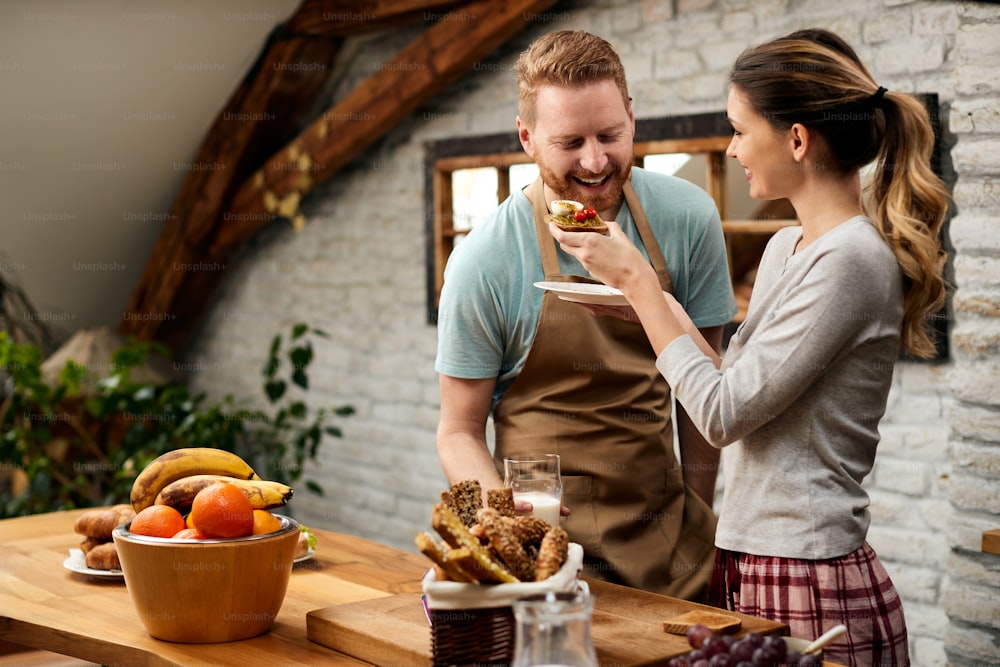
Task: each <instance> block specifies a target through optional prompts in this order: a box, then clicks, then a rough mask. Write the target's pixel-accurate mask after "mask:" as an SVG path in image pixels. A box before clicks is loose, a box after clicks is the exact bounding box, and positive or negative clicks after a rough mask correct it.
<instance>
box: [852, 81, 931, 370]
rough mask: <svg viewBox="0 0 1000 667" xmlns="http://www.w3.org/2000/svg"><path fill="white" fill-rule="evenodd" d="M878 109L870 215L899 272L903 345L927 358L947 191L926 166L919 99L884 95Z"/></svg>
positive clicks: (925, 127)
mask: <svg viewBox="0 0 1000 667" xmlns="http://www.w3.org/2000/svg"><path fill="white" fill-rule="evenodd" d="M878 108H880V109H881V110H882V112H883V113H884V114H885V125H884V128H885V129H884V132H885V134H884V137H883V140H882V145H881V148H880V149H879V152H878V156H877V158H876V162H875V171H874V175H873V177H872V182H871V185H870V188H869V194H870V199H869V201H870V202H871V203H872V207H873V209H874V210H873V211H871V214H872V218H873V220H874V222H875V226H876V227H877V228H878V230H879V231H880V232H881V234H882V236H883V237H884V238H885V240H886V242H888V244H889V246H890V247H891V248H892V251H893V253H894V254H895V256H896V261H897V262H898V264H899V267H900V270H901V271H902V272H903V281H904V282H903V293H904V300H903V325H902V331H901V338H902V345H903V349H904V350H905V351H906V352H908V353H910V354H913V355H915V356H918V357H923V358H929V357H933V356H934V355H935V353H936V347H935V344H934V341H933V339H932V337H931V331H932V328H931V326H930V318H931V317H932V316H933V315H934V314H935V313H936V312H937V311H938V310H939V309H940V308H941V306H942V305H943V304H944V300H945V283H944V275H943V268H944V262H945V254H944V252H943V250H942V249H941V241H940V238H941V225H942V224H943V222H944V218H945V213H946V212H947V208H948V194H947V192H946V191H945V188H944V185H943V184H942V183H941V180H940V179H939V178H938V177H937V175H936V174H934V172H933V171H932V170H931V166H930V158H931V152H932V151H933V148H934V134H933V131H932V129H931V125H930V122H929V121H928V118H927V111H926V110H925V109H924V107H923V106H922V105H921V104H920V102H918V101H917V100H916V99H915V98H913V97H910V96H909V95H903V94H896V93H887V94H884V95H882V99H880V100H878Z"/></svg>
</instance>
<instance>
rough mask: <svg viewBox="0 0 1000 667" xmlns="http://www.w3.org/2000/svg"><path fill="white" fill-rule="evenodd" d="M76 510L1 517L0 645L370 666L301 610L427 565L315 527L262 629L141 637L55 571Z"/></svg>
mask: <svg viewBox="0 0 1000 667" xmlns="http://www.w3.org/2000/svg"><path fill="white" fill-rule="evenodd" d="M82 511H83V510H75V511H69V512H56V513H51V514H40V515H34V516H28V517H20V518H16V519H7V520H3V521H0V642H2V641H8V642H12V643H15V644H18V645H23V646H27V647H30V648H35V649H44V650H48V651H54V652H56V653H62V654H65V655H69V656H73V657H76V658H81V659H84V660H90V661H93V662H98V663H102V664H128V665H190V664H195V663H197V664H245V665H258V664H282V665H316V664H324V665H364V664H371V663H369V662H365V661H362V660H359V659H357V658H354V657H351V656H350V655H347V654H345V653H341V652H338V651H335V650H332V649H330V648H327V647H326V646H323V645H321V644H318V643H314V642H312V641H310V640H309V638H308V636H307V627H306V625H307V624H306V616H307V614H308V613H309V612H313V611H317V610H322V609H327V608H330V607H331V606H333V605H342V604H347V603H355V602H361V601H364V600H375V599H376V598H388V597H389V596H397V599H399V598H398V596H399V595H400V594H405V595H413V596H414V598H413V599H414V601H415V603H418V602H419V594H420V592H421V585H420V579H421V576H422V575H423V573H424V572H425V571H426V570H427V568H428V564H429V562H428V561H427V560H426V559H425V558H424V557H423V556H421V555H418V554H413V553H407V552H404V551H400V550H398V549H394V548H391V547H387V546H385V545H381V544H378V543H376V542H372V541H370V540H364V539H361V538H358V537H353V536H350V535H344V534H340V533H333V532H329V531H324V530H317V531H315V532H316V534H317V538H318V542H317V546H316V554H315V556H314V557H313V558H312V559H311V560H309V561H306V562H304V563H301V564H299V565H298V566H297V567H296V568H295V570H293V572H292V576H291V579H290V581H289V584H288V593H287V594H286V596H285V601H284V604H283V605H282V607H281V611H280V612H279V613H278V617H277V619H276V620H275V622H274V625H273V626H272V628H271V630H270V631H269V632H267V633H265V634H263V635H260V636H258V637H254V638H251V639H246V640H243V641H239V642H229V643H225V644H175V643H170V642H164V641H160V640H157V639H154V638H152V637H150V636H149V635H148V634H147V633H146V630H145V628H144V627H143V625H142V623H141V622H140V620H139V617H138V616H137V615H136V613H135V611H134V609H133V607H132V603H131V600H130V599H129V596H128V591H127V590H126V588H125V584H124V582H123V580H110V581H109V580H105V579H97V578H93V577H89V576H86V575H80V574H77V573H74V572H71V571H69V570H66V569H65V568H64V567H63V561H64V560H65V559H66V557H67V556H68V554H69V549H71V548H75V547H77V546H78V545H79V542H80V537H79V536H78V535H76V534H75V533H74V532H73V524H74V522H75V520H76V517H77V516H79V514H80V513H81V512H82ZM589 583H590V586H591V591H592V592H593V594H594V596H595V614H596V613H597V612H600V613H601V614H602V615H603V617H604V618H607V617H610V616H613V615H615V614H621V613H626V612H625V611H623V610H639V611H636V612H635V613H642V614H646V615H647V616H649V617H650V618H651V619H665V618H667V617H669V616H670V615H673V614H679V613H682V612H684V611H687V610H689V609H691V608H694V607H697V606H698V605H693V604H692V603H689V602H684V601H682V600H675V599H673V598H667V597H664V596H660V595H653V594H650V593H644V592H641V591H635V590H633V589H630V588H625V587H622V586H615V585H612V584H606V583H603V582H598V581H591V582H589ZM628 613H632V612H631V611H630V612H628ZM743 619H744V628H746V629H749V630H755V631H758V632H766V633H784V632H786V630H787V628H786V626H784V625H782V624H779V623H774V622H771V621H766V620H763V619H758V618H753V617H749V616H745V617H743ZM416 627H418V626H414V629H411V631H412V632H426V636H427V644H426V646H427V647H428V654H429V647H430V630H429V628H426V627H424V628H423V629H421V630H416V629H415V628H416ZM647 634H649V635H650V636H649V642H650V643H652V642H656V644H657V645H661V644H662V643H663V642H665V641H667V639H668V638H670V639H674V638H676V637H675V636H672V635H666V634H665V633H662V632H660V633H655V632H649V633H647ZM375 640H376V641H377V640H378V638H376V639H375ZM628 640H629V641H634V638H629V639H628ZM624 643H625V642H624V641H623V640H622V638H621V637H620V636H615V635H614V634H609V633H604V632H602V631H601V629H600V628H598V627H597V626H596V625H595V628H594V645H595V648H596V650H597V653H598V657H599V658H600V659H601V660H602V662H608V661H609V660H610V661H612V662H615V663H617V664H618V665H625V664H629V663H628V662H627V661H623V660H622V652H623V650H624V649H623V647H622V645H623V644H624ZM422 664H429V661H427V662H425V663H422ZM635 664H638V663H635Z"/></svg>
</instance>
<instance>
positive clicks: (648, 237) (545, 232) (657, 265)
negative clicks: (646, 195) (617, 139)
mask: <svg viewBox="0 0 1000 667" xmlns="http://www.w3.org/2000/svg"><path fill="white" fill-rule="evenodd" d="M544 188H545V186H544V184H543V183H542V178H541V177H540V176H539V177H538V178H537V179H536V180H535V183H534V185H532V186H531V191H532V196H531V206H532V209H533V210H534V213H535V233H536V234H537V235H538V247H539V248H540V250H541V253H542V270H543V271H544V272H545V279H546V280H556V279H558V278H559V276H560V275H561V274H562V272H561V271H560V269H559V255H558V254H557V253H556V242H555V240H554V239H553V238H552V235H551V234H549V228H548V225H547V223H546V222H545V214H546V213H547V212H548V207H546V206H545V194H544V192H545V190H544ZM623 191H624V193H625V203H626V204H628V208H629V211H631V213H632V219H633V220H634V221H635V226H636V229H637V230H638V232H639V238H641V239H642V243H643V245H644V246H646V254H647V255H648V256H649V262H650V264H652V265H653V269H654V270H655V271H656V275H657V277H658V278H659V279H660V288H661V289H662V290H663V291H664V292H669V293H671V294H673V292H674V283H673V280H672V279H671V278H670V271H669V270H667V260H666V259H665V258H664V257H663V251H662V250H660V245H659V244H658V243H657V242H656V236H655V235H654V234H653V229H652V227H650V226H649V219H648V218H647V217H646V212H645V211H644V210H643V208H642V204H640V203H639V197H638V196H637V195H636V194H635V190H634V189H633V188H632V181H631V179H629V180H627V181H625V185H624V187H623Z"/></svg>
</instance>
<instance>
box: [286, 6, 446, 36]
mask: <svg viewBox="0 0 1000 667" xmlns="http://www.w3.org/2000/svg"><path fill="white" fill-rule="evenodd" d="M462 2H463V0H346V1H345V0H339V1H338V2H330V0H305V1H304V2H303V3H302V7H301V9H300V10H299V11H297V12H296V13H295V16H293V17H292V18H291V19H290V20H289V21H288V22H287V23H286V25H287V27H288V30H289V31H291V32H293V33H298V34H303V35H314V36H326V37H348V36H350V35H356V34H358V33H363V32H371V31H374V30H384V29H387V28H392V27H394V26H399V25H407V24H413V23H415V22H418V21H424V22H433V21H435V20H436V18H437V17H438V16H440V15H442V14H443V13H444V12H446V11H447V10H448V9H450V8H452V7H455V6H457V5H460V4H462Z"/></svg>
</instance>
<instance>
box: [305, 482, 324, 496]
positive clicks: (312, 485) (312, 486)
mask: <svg viewBox="0 0 1000 667" xmlns="http://www.w3.org/2000/svg"><path fill="white" fill-rule="evenodd" d="M306 488H307V489H309V490H310V491H312V492H313V493H315V494H316V495H317V496H324V495H326V493H325V492H324V491H323V487H322V486H320V485H319V484H317V483H316V482H314V481H312V480H311V479H307V480H306Z"/></svg>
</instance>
